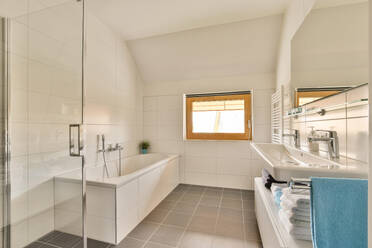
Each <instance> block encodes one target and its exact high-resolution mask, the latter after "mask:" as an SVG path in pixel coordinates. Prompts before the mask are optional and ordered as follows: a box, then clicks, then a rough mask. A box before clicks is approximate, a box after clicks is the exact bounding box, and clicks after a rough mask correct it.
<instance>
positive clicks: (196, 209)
mask: <svg viewBox="0 0 372 248" xmlns="http://www.w3.org/2000/svg"><path fill="white" fill-rule="evenodd" d="M80 247H82V243H81V239H80V238H79V237H76V236H73V235H70V234H66V233H61V232H52V233H50V234H48V235H46V236H44V237H42V238H41V239H40V240H38V241H37V242H34V243H32V244H31V245H29V246H27V248H80ZM172 247H177V248H259V247H262V245H261V241H260V236H259V232H258V227H257V222H256V217H255V213H254V194H253V191H243V190H233V189H222V188H211V187H202V186H194V185H184V184H181V185H179V186H178V187H177V188H176V189H175V190H174V191H173V192H172V193H170V194H169V195H168V196H167V197H166V199H164V201H162V202H161V203H160V204H159V205H158V206H157V207H156V208H155V209H154V210H153V211H152V212H151V213H150V214H149V215H148V216H147V217H146V218H145V219H144V220H143V221H142V222H141V223H140V224H139V225H138V226H137V227H136V228H135V229H134V230H133V231H132V232H131V233H130V234H129V235H128V236H127V237H126V238H125V239H124V240H123V241H122V242H121V243H120V244H119V245H117V246H113V245H109V244H107V243H103V242H100V241H95V240H88V248H172Z"/></svg>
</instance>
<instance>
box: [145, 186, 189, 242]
mask: <svg viewBox="0 0 372 248" xmlns="http://www.w3.org/2000/svg"><path fill="white" fill-rule="evenodd" d="M189 187H190V186H187V190H188V189H189ZM187 190H183V192H182V195H181V197H180V198H179V199H178V200H177V201H175V204H174V206H173V207H171V208H170V209H169V210H168V213H167V214H166V215H165V217H164V219H163V220H162V221H161V222H160V223H158V224H159V226H158V227H157V228H156V229H155V230H154V231H153V232H152V233H151V235H150V236H149V237H148V239H146V240H145V243H144V244H143V245H142V246H141V248H144V247H146V245H147V244H148V243H149V242H150V241H151V238H152V237H153V236H154V235H155V233H156V232H157V231H158V230H159V229H160V227H162V226H166V225H165V224H164V222H165V220H166V219H167V218H168V216H169V215H170V213H171V212H172V209H173V208H174V207H175V206H176V205H177V203H178V202H180V200H181V198H182V197H183V195H184V194H185V192H186V191H187ZM173 191H174V189H173V190H172V192H170V193H169V194H168V195H170V194H171V193H173ZM168 195H167V196H168ZM167 196H166V197H167ZM166 197H165V198H166ZM165 198H164V199H163V200H162V201H161V202H160V203H159V204H161V203H162V202H163V201H164V200H165ZM159 204H158V205H157V206H156V207H155V208H157V207H158V206H159ZM155 208H154V209H153V210H152V211H154V210H155ZM152 211H151V212H152ZM151 212H150V213H149V214H151ZM149 214H148V215H149ZM148 215H147V216H148ZM147 216H146V217H147ZM146 217H145V218H146Z"/></svg>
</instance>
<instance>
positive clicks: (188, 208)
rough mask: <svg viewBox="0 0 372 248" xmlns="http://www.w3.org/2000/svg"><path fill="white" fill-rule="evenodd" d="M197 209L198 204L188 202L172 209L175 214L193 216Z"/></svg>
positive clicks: (180, 203)
mask: <svg viewBox="0 0 372 248" xmlns="http://www.w3.org/2000/svg"><path fill="white" fill-rule="evenodd" d="M195 208H196V204H190V203H186V202H178V203H177V204H176V206H175V207H174V208H173V209H172V211H173V212H177V213H185V214H192V213H194V210H195Z"/></svg>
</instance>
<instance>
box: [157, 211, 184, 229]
mask: <svg viewBox="0 0 372 248" xmlns="http://www.w3.org/2000/svg"><path fill="white" fill-rule="evenodd" d="M190 219H191V215H190V214H182V213H176V212H170V213H169V214H168V216H167V218H166V219H165V220H164V224H165V225H172V226H179V227H186V226H187V224H188V223H189V221H190Z"/></svg>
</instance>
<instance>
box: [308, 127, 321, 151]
mask: <svg viewBox="0 0 372 248" xmlns="http://www.w3.org/2000/svg"><path fill="white" fill-rule="evenodd" d="M309 128H311V131H310V135H309V136H311V137H315V136H317V134H316V131H315V130H314V128H315V127H313V126H310V127H309ZM308 145H309V151H310V152H318V151H319V143H318V142H313V141H308Z"/></svg>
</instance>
